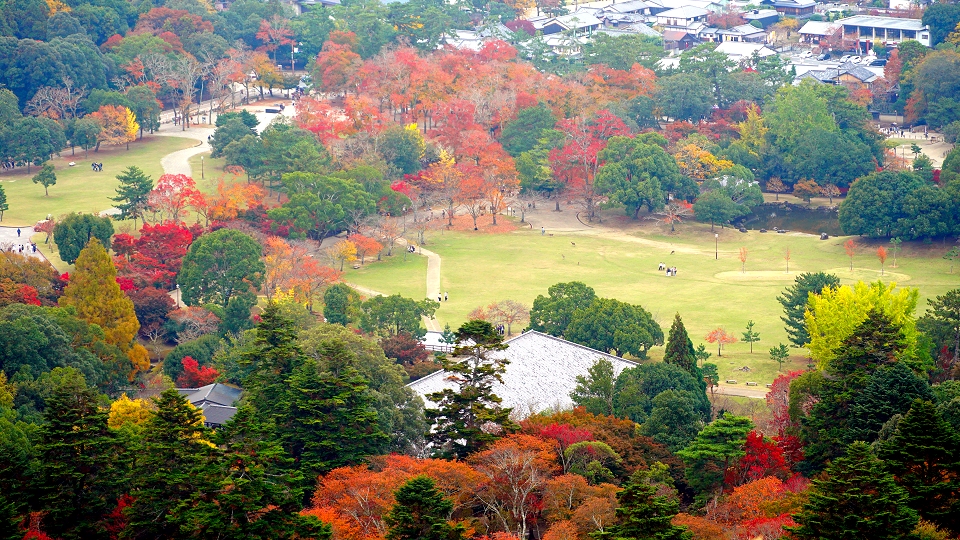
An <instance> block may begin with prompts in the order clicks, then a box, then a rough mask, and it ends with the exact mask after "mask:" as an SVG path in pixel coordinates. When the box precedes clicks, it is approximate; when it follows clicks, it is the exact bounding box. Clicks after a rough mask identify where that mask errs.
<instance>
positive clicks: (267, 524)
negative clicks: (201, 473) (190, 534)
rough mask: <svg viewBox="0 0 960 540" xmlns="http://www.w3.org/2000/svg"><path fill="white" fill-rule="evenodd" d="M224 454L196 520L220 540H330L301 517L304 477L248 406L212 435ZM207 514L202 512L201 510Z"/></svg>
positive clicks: (319, 526) (326, 528) (322, 528)
mask: <svg viewBox="0 0 960 540" xmlns="http://www.w3.org/2000/svg"><path fill="white" fill-rule="evenodd" d="M214 442H215V443H216V444H217V445H218V446H219V447H220V448H221V449H222V450H223V457H222V459H221V467H220V470H221V474H223V477H222V478H221V480H220V486H221V487H220V490H219V492H218V493H217V496H216V504H215V505H214V506H213V507H210V509H211V510H213V511H212V512H210V513H209V514H206V515H202V516H197V517H198V518H199V519H198V521H199V522H201V523H204V524H205V525H206V526H207V527H208V528H209V529H210V530H212V531H215V532H216V535H217V538H220V539H222V540H245V539H258V540H273V539H277V540H286V539H290V540H292V539H295V538H312V539H315V540H326V539H329V538H330V537H331V531H330V527H329V526H328V525H326V524H324V523H321V522H320V521H318V520H317V519H316V518H313V517H311V516H304V515H301V514H300V510H302V504H301V503H302V500H303V487H302V486H303V476H302V475H301V474H300V473H299V471H297V470H296V469H294V468H293V467H292V464H293V460H292V459H291V458H290V457H288V456H287V455H286V453H285V452H284V451H283V448H282V447H281V446H280V444H279V443H278V442H276V437H275V434H274V433H273V431H272V430H271V429H270V428H269V427H268V426H267V425H265V424H263V423H261V422H260V421H259V420H258V419H257V417H256V414H255V413H254V410H253V408H252V407H250V406H249V405H247V406H242V407H240V408H239V409H238V410H237V414H236V415H234V417H233V418H232V419H231V420H230V421H229V422H227V423H226V424H225V425H224V426H223V427H221V428H220V429H218V430H217V431H216V432H215V433H214ZM202 508H206V507H202Z"/></svg>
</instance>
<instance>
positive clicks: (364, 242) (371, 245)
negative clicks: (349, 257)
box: [347, 234, 383, 265]
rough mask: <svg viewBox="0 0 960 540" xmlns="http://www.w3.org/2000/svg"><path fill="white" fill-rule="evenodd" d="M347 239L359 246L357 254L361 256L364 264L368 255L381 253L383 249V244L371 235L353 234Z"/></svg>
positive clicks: (361, 262)
mask: <svg viewBox="0 0 960 540" xmlns="http://www.w3.org/2000/svg"><path fill="white" fill-rule="evenodd" d="M347 239H348V240H350V241H351V242H353V243H354V245H355V246H357V256H358V257H360V264H361V265H362V264H363V262H364V259H365V258H366V256H367V255H371V254H373V253H380V251H381V250H382V249H383V244H381V243H380V242H377V241H376V240H374V239H373V238H370V237H369V236H364V235H362V234H351V235H350V236H348V237H347Z"/></svg>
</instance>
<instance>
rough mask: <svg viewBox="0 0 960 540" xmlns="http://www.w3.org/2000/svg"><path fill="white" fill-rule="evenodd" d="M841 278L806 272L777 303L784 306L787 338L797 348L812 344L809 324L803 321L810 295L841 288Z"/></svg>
mask: <svg viewBox="0 0 960 540" xmlns="http://www.w3.org/2000/svg"><path fill="white" fill-rule="evenodd" d="M839 286H840V278H838V277H837V276H835V275H833V274H827V273H824V272H816V273H809V272H805V273H803V274H800V275H799V276H797V279H796V280H795V281H794V284H793V285H791V286H790V287H787V289H786V290H784V291H783V294H781V295H780V296H778V297H777V301H778V302H780V304H781V305H782V306H783V316H782V317H780V320H782V321H783V322H784V324H786V330H787V337H788V338H790V342H791V343H793V344H794V346H796V347H803V346H805V345H806V344H807V343H809V342H810V335H809V334H808V333H807V323H806V322H805V321H804V319H803V312H804V311H806V309H807V298H808V297H809V296H810V294H820V291H822V290H823V289H824V288H825V287H839Z"/></svg>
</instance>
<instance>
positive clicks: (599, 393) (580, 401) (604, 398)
mask: <svg viewBox="0 0 960 540" xmlns="http://www.w3.org/2000/svg"><path fill="white" fill-rule="evenodd" d="M616 380H617V377H616V376H615V375H614V372H613V363H612V362H610V361H609V360H607V359H606V358H598V359H597V361H596V362H594V363H593V365H592V366H590V367H589V368H587V376H586V377H584V376H583V375H577V378H576V381H577V386H576V387H575V388H574V389H573V392H570V399H572V400H573V402H574V403H575V404H576V405H577V407H583V408H585V409H586V410H587V412H588V413H590V414H600V415H604V416H609V415H612V414H613V413H614V410H613V388H614V383H615V382H616Z"/></svg>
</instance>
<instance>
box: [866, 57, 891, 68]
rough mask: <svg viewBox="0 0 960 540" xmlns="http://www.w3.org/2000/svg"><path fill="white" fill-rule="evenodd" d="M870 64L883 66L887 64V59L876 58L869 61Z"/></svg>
mask: <svg viewBox="0 0 960 540" xmlns="http://www.w3.org/2000/svg"><path fill="white" fill-rule="evenodd" d="M870 65H871V66H874V67H883V66H885V65H887V59H886V58H876V59H874V60H873V62H870Z"/></svg>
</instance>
